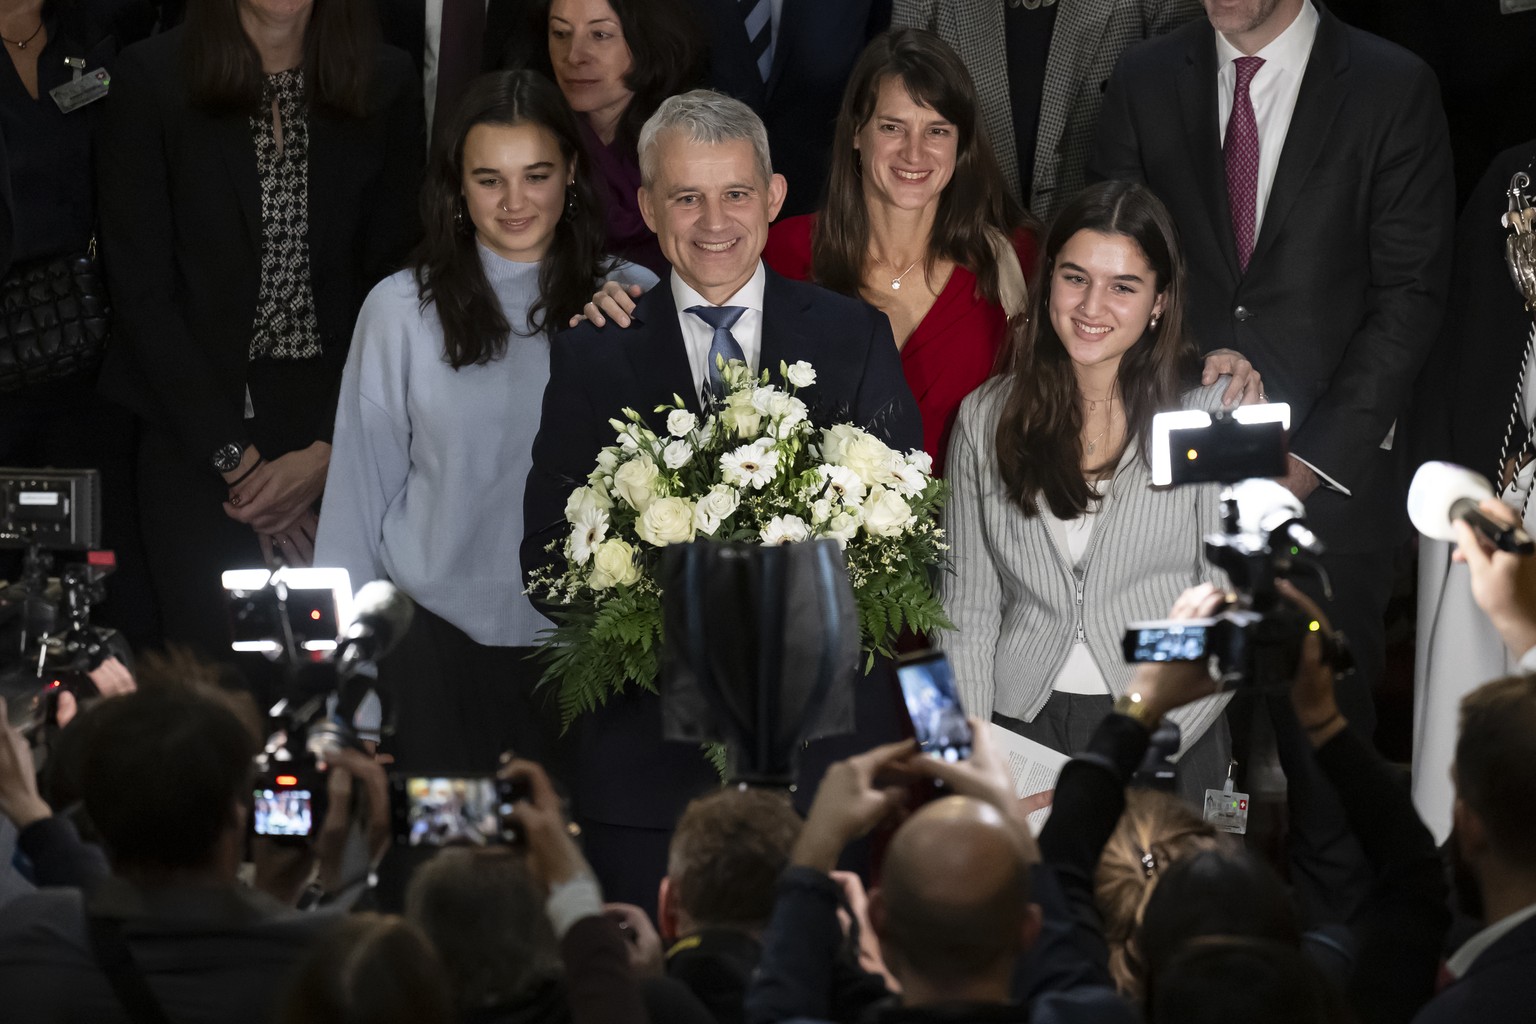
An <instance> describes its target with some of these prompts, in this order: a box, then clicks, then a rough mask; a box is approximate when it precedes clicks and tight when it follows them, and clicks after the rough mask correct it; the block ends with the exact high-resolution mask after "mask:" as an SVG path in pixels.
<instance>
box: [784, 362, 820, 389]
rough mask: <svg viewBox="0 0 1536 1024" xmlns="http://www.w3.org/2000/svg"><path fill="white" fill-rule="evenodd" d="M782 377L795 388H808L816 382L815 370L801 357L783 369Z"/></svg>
mask: <svg viewBox="0 0 1536 1024" xmlns="http://www.w3.org/2000/svg"><path fill="white" fill-rule="evenodd" d="M784 379H785V380H787V381H789V382H790V384H792V385H794V386H795V387H797V388H808V387H810V386H811V385H812V384H815V383H816V371H815V370H814V369H813V368H812V367H811V364H810V363H808V362H806V361H805V360H804V359H801V360H799V361H797V362H795V363H793V364H792V365H790V367H789V368H788V369H787V370H785V371H784Z"/></svg>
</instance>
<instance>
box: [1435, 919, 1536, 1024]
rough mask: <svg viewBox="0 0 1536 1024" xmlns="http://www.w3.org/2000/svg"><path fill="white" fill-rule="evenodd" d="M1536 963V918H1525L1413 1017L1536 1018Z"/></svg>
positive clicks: (1441, 1023) (1463, 1021)
mask: <svg viewBox="0 0 1536 1024" xmlns="http://www.w3.org/2000/svg"><path fill="white" fill-rule="evenodd" d="M1533 963H1536V920H1533V921H1526V922H1525V923H1524V924H1521V925H1520V926H1519V927H1517V928H1516V929H1515V930H1514V931H1512V932H1510V933H1509V934H1508V935H1505V936H1504V937H1503V938H1502V939H1500V940H1499V941H1498V942H1495V943H1494V944H1493V945H1491V946H1489V947H1488V948H1487V949H1485V950H1483V955H1482V956H1480V957H1478V958H1477V959H1476V960H1474V961H1472V967H1471V969H1470V970H1468V971H1467V973H1466V974H1465V975H1463V976H1462V977H1461V978H1460V979H1458V980H1457V981H1455V982H1453V983H1452V984H1451V985H1450V986H1449V987H1447V988H1446V990H1445V991H1444V992H1441V993H1440V994H1439V995H1438V996H1436V997H1435V998H1434V999H1433V1000H1431V1001H1430V1004H1429V1005H1428V1006H1426V1007H1424V1009H1423V1010H1421V1011H1420V1012H1419V1015H1418V1016H1417V1017H1415V1018H1413V1024H1469V1022H1471V1021H1508V1022H1513V1021H1529V1020H1532V1019H1536V1010H1533V1000H1536V988H1533V986H1532V983H1531V965H1532V964H1533Z"/></svg>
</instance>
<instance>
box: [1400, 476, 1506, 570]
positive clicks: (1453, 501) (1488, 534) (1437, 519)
mask: <svg viewBox="0 0 1536 1024" xmlns="http://www.w3.org/2000/svg"><path fill="white" fill-rule="evenodd" d="M1494 496H1495V495H1494V493H1493V485H1492V484H1490V483H1489V482H1488V480H1487V478H1485V477H1483V476H1481V475H1480V474H1477V473H1474V472H1473V471H1472V470H1470V469H1467V468H1466V467H1464V466H1458V465H1456V464H1455V463H1452V462H1426V463H1424V465H1422V466H1420V467H1419V471H1418V472H1417V473H1415V474H1414V475H1413V483H1412V485H1410V486H1409V488H1408V518H1409V519H1411V520H1413V526H1414V529H1416V530H1418V531H1419V532H1420V533H1422V534H1423V535H1424V536H1426V537H1431V538H1433V539H1435V540H1444V541H1449V542H1451V543H1452V544H1454V543H1456V531H1455V529H1454V528H1453V527H1452V526H1451V524H1452V523H1454V522H1455V521H1456V520H1458V519H1459V520H1461V521H1463V522H1465V523H1466V524H1467V525H1468V526H1470V527H1472V529H1474V530H1476V531H1477V532H1478V533H1479V534H1480V535H1481V536H1483V537H1485V538H1486V539H1487V540H1488V541H1489V542H1490V543H1491V544H1493V545H1494V547H1496V548H1498V549H1499V550H1500V551H1508V552H1510V553H1512V554H1516V555H1529V554H1536V541H1533V540H1532V539H1531V535H1530V534H1528V533H1526V532H1525V531H1524V530H1523V529H1521V528H1520V527H1519V526H1502V525H1500V524H1499V523H1496V522H1494V521H1493V520H1492V519H1489V518H1488V517H1487V516H1486V515H1484V514H1483V513H1482V511H1481V510H1480V509H1479V508H1478V507H1477V506H1478V503H1479V502H1481V501H1483V500H1484V499H1487V498H1492V497H1494Z"/></svg>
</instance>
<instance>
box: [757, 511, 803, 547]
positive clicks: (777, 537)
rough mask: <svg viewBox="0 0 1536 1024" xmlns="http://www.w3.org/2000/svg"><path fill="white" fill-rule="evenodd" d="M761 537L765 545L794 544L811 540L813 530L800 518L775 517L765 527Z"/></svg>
mask: <svg viewBox="0 0 1536 1024" xmlns="http://www.w3.org/2000/svg"><path fill="white" fill-rule="evenodd" d="M761 536H762V538H763V543H764V544H793V543H795V542H797V541H802V540H810V539H811V530H810V527H808V526H806V525H805V520H804V519H801V518H800V517H799V516H774V517H773V518H772V519H770V520H768V525H767V526H765V527H763V529H762V532H761Z"/></svg>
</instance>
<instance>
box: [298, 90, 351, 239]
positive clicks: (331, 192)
mask: <svg viewBox="0 0 1536 1024" xmlns="http://www.w3.org/2000/svg"><path fill="white" fill-rule="evenodd" d="M358 123H359V122H357V121H350V120H349V121H337V120H335V119H333V118H331V117H328V116H326V115H324V114H320V113H317V112H316V111H314V110H311V111H310V114H309V259H310V266H311V267H324V266H327V265H328V264H327V263H326V262H325V261H326V259H327V258H328V253H329V250H330V246H331V243H332V241H334V240H336V239H335V235H336V232H334V231H330V230H328V228H329V226H330V212H331V210H332V209H334V208H335V202H334V200H331V199H329V197H331V196H338V195H345V194H346V190H347V187H348V184H347V181H346V175H347V174H348V173H349V171H350V169H349V167H348V166H347V164H348V161H347V160H346V159H345V158H344V156H343V154H344V153H345V152H346V150H347V148H348V147H347V141H348V140H347V138H346V136H347V135H350V134H352V133H354V132H355V131H356V128H357V125H358ZM354 151H355V149H354Z"/></svg>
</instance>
